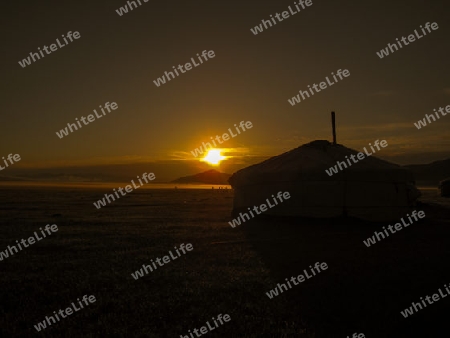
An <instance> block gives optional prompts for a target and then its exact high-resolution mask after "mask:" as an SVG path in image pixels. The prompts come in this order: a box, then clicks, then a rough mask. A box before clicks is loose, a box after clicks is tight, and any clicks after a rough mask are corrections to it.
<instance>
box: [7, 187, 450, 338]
mask: <svg viewBox="0 0 450 338" xmlns="http://www.w3.org/2000/svg"><path fill="white" fill-rule="evenodd" d="M110 191H111V189H100V190H99V189H77V188H63V189H62V188H36V187H34V188H24V187H20V188H14V187H3V188H0V222H1V223H0V224H1V226H0V251H4V250H5V249H6V247H7V246H8V245H12V244H15V241H16V240H20V239H21V238H28V237H29V236H31V235H32V233H33V232H34V231H36V230H38V228H39V227H43V226H45V225H46V224H47V223H50V224H57V225H58V227H59V231H58V232H56V233H55V234H53V235H51V236H50V237H49V238H45V239H43V240H42V241H40V242H38V243H36V244H33V245H31V246H30V247H29V248H26V249H24V250H22V251H20V252H19V253H17V254H15V255H13V256H11V257H9V258H6V259H4V260H3V261H1V262H0V271H1V274H0V287H1V291H0V297H1V298H0V336H2V337H35V336H41V337H180V335H187V334H188V330H191V331H192V330H193V329H194V328H200V327H201V326H203V325H205V323H206V321H208V320H211V318H212V317H213V316H214V317H215V316H217V315H218V314H229V315H230V316H231V321H230V322H228V323H225V324H224V325H223V326H220V327H219V328H217V329H216V330H214V331H212V332H210V333H207V334H205V335H204V336H208V337H211V338H212V337H317V338H321V337H343V338H344V337H347V335H349V336H351V335H352V334H353V333H354V332H362V333H364V334H365V336H366V337H447V336H449V332H450V329H448V325H447V318H446V316H447V314H448V312H449V309H450V297H449V298H445V299H442V300H440V301H438V302H436V303H435V304H433V305H429V306H428V307H427V308H425V309H424V310H421V311H419V312H418V313H416V314H414V315H413V316H411V317H410V318H406V319H405V318H403V316H402V315H401V314H400V311H401V310H404V309H405V308H407V307H409V306H410V305H411V302H412V301H415V302H417V301H419V299H420V297H424V296H426V295H432V294H433V293H436V292H437V290H438V289H439V288H443V286H444V284H447V283H450V270H449V269H448V262H449V258H450V249H449V243H450V217H449V216H450V209H448V208H443V207H440V206H439V205H436V204H430V203H435V202H437V203H440V202H441V199H440V198H436V197H435V196H436V191H434V190H426V191H424V193H425V194H424V198H423V199H422V200H423V202H425V203H427V204H424V205H420V206H418V207H417V210H424V211H425V213H426V218H425V219H424V220H422V221H421V222H420V223H414V224H413V225H411V226H409V227H408V228H406V229H403V230H401V231H400V232H398V233H396V234H394V235H391V236H390V237H389V238H387V239H385V240H382V241H381V242H379V243H377V244H376V245H374V246H372V247H369V248H367V247H366V246H365V245H364V244H363V242H362V240H363V239H366V238H367V237H369V236H371V235H373V231H375V230H376V229H377V227H376V226H374V225H367V224H355V223H352V222H340V224H332V222H328V221H323V222H306V221H305V220H302V221H300V220H274V219H258V220H253V221H251V222H246V223H244V224H243V225H242V226H240V227H239V228H234V229H233V228H231V227H230V226H229V225H228V221H230V220H231V219H230V211H231V205H232V191H229V190H228V191H227V190H181V189H178V190H137V191H134V192H133V193H130V194H128V195H127V196H125V197H122V198H121V199H119V200H117V201H116V202H113V203H112V204H111V205H109V206H108V207H105V208H102V209H100V210H97V209H96V208H95V207H94V206H93V204H92V202H94V201H96V200H97V199H99V198H100V197H101V196H102V195H103V194H104V193H105V192H110ZM378 228H379V226H378ZM181 243H192V245H193V247H194V250H193V251H192V252H189V253H188V254H186V255H184V256H183V257H182V258H179V259H177V260H175V261H172V262H170V263H168V264H167V265H165V266H163V267H160V268H158V270H156V271H154V272H151V273H150V274H149V275H147V276H145V277H143V278H142V279H139V280H134V279H133V278H132V277H131V273H132V272H135V271H136V270H137V269H139V268H140V267H141V266H142V264H144V263H145V264H148V263H150V259H154V258H156V257H162V256H164V255H166V254H167V253H168V251H169V250H171V249H173V247H174V246H178V245H179V244H181ZM315 262H326V263H327V264H328V266H329V268H328V270H326V271H324V272H321V273H320V274H318V275H317V276H315V277H313V278H311V279H309V280H307V281H305V282H304V283H302V284H301V285H299V286H294V288H293V289H291V290H288V291H285V292H284V293H282V294H281V295H279V296H278V297H275V298H274V299H269V298H268V297H267V296H266V292H268V291H269V290H270V289H272V288H274V287H276V284H277V283H281V282H283V281H284V279H285V278H287V277H291V276H297V275H299V274H300V273H302V270H303V269H305V268H307V267H308V266H309V265H312V264H314V263H315ZM85 294H87V295H94V296H95V297H96V299H97V301H96V302H95V303H94V304H91V305H90V306H88V307H87V308H85V309H83V310H81V311H79V312H76V313H74V314H73V315H71V316H69V317H68V318H66V319H62V320H61V321H60V322H58V323H56V324H53V325H52V326H50V327H49V328H47V329H45V330H43V331H41V332H37V331H36V330H35V329H34V325H35V324H37V323H38V322H40V321H42V320H43V319H44V318H45V316H47V315H51V314H53V311H57V310H59V309H63V308H66V307H68V306H69V305H70V303H71V302H74V301H75V300H76V299H77V298H79V297H80V298H81V296H83V295H85Z"/></svg>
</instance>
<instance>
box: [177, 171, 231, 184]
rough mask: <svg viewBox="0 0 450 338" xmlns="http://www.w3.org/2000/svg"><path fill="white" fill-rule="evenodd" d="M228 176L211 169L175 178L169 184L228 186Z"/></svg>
mask: <svg viewBox="0 0 450 338" xmlns="http://www.w3.org/2000/svg"><path fill="white" fill-rule="evenodd" d="M230 176H231V175H230V174H226V173H221V172H220V171H217V170H214V169H211V170H208V171H204V172H202V173H199V174H195V175H191V176H184V177H180V178H177V179H176V180H173V181H171V183H184V184H186V183H194V184H195V183H198V184H228V178H229V177H230Z"/></svg>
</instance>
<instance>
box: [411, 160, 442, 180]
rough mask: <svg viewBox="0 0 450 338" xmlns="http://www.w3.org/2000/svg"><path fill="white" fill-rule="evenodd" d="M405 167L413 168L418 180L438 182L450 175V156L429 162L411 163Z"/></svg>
mask: <svg viewBox="0 0 450 338" xmlns="http://www.w3.org/2000/svg"><path fill="white" fill-rule="evenodd" d="M404 167H405V168H408V169H410V170H412V172H413V173H414V177H415V178H416V182H419V183H420V182H421V183H428V184H438V183H439V181H442V180H443V179H446V178H448V177H450V158H448V159H446V160H441V161H435V162H432V163H428V164H409V165H405V166H404Z"/></svg>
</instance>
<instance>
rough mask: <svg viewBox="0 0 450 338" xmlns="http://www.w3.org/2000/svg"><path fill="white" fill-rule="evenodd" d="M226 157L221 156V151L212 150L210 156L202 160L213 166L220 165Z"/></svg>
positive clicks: (209, 152)
mask: <svg viewBox="0 0 450 338" xmlns="http://www.w3.org/2000/svg"><path fill="white" fill-rule="evenodd" d="M225 158H226V157H225V156H222V155H221V154H220V150H218V149H211V150H209V151H208V154H207V155H206V156H205V157H204V158H203V159H202V161H204V162H208V163H209V164H212V165H218V164H219V162H220V161H222V160H224V159H225Z"/></svg>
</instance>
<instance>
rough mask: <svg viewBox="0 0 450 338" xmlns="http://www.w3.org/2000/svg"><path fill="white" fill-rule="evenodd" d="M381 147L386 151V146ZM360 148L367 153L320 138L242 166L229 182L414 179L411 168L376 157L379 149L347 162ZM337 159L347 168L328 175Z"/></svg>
mask: <svg viewBox="0 0 450 338" xmlns="http://www.w3.org/2000/svg"><path fill="white" fill-rule="evenodd" d="M380 148H381V147H380ZM366 149H367V151H368V152H369V153H372V152H373V151H372V150H371V149H370V147H369V146H368V145H367V146H366ZM374 149H376V148H374ZM380 151H383V148H381V150H380ZM359 152H362V153H364V151H363V150H362V151H356V150H353V149H350V148H347V147H344V146H342V145H340V144H336V145H333V144H332V143H331V142H329V141H325V140H317V141H313V142H310V143H307V144H304V145H302V146H300V147H298V148H295V149H293V150H290V151H288V152H286V153H283V154H281V155H278V156H274V157H271V158H269V159H268V160H265V161H263V162H261V163H258V164H255V165H252V166H249V167H247V168H244V169H241V170H239V171H237V172H236V173H235V174H233V175H232V176H231V177H230V179H229V182H230V184H231V185H232V186H242V185H252V184H264V183H271V182H286V181H292V180H295V181H299V180H316V181H329V180H340V179H343V178H344V177H345V180H350V181H352V180H355V181H359V180H368V179H369V180H379V179H382V180H392V181H397V180H401V181H413V180H414V178H413V175H412V172H411V171H410V170H408V169H406V168H403V167H401V166H399V165H397V164H394V163H390V162H387V161H384V160H381V159H379V158H377V157H375V156H374V155H376V154H377V153H378V151H377V152H376V153H374V155H372V156H366V154H365V153H364V155H365V156H364V159H362V160H358V163H354V162H353V161H352V160H350V162H351V163H352V165H348V162H347V159H346V158H345V156H347V158H349V159H350V155H355V156H356V155H357V154H358V153H359ZM356 159H357V158H356ZM337 161H340V162H345V163H346V165H347V168H344V169H343V170H339V173H338V174H333V175H332V176H329V175H328V174H327V173H326V172H325V170H326V169H327V170H329V168H330V167H334V166H335V165H336V164H337Z"/></svg>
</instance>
